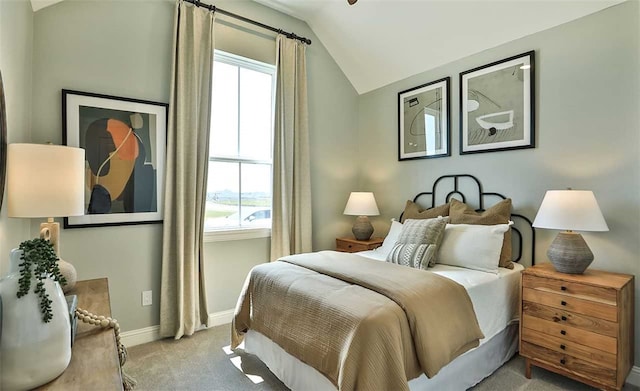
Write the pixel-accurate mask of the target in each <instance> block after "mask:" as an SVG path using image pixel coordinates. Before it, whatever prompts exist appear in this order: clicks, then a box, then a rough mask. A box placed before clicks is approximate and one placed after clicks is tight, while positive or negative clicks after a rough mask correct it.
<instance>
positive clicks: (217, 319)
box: [208, 309, 234, 327]
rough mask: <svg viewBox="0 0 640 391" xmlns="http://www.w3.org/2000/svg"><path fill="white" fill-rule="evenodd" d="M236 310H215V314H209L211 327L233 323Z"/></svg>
mask: <svg viewBox="0 0 640 391" xmlns="http://www.w3.org/2000/svg"><path fill="white" fill-rule="evenodd" d="M233 313H234V310H233V309H231V310H226V311H220V312H214V313H213V314H209V324H208V326H209V327H213V326H220V325H223V324H228V323H231V320H233Z"/></svg>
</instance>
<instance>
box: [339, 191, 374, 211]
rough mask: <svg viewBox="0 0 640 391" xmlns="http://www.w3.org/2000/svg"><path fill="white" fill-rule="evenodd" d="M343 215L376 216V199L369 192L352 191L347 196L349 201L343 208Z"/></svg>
mask: <svg viewBox="0 0 640 391" xmlns="http://www.w3.org/2000/svg"><path fill="white" fill-rule="evenodd" d="M344 214H346V215H352V216H378V215H379V214H380V211H378V205H377V204H376V198H375V197H374V196H373V193H371V192H363V191H354V192H351V195H349V201H347V206H346V207H345V208H344Z"/></svg>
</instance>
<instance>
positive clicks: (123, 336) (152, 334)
mask: <svg viewBox="0 0 640 391" xmlns="http://www.w3.org/2000/svg"><path fill="white" fill-rule="evenodd" d="M159 339H160V326H150V327H145V328H143V329H137V330H131V331H125V332H122V333H120V340H121V341H122V344H123V345H124V346H126V347H131V346H136V345H142V344H143V343H147V342H153V341H157V340H159Z"/></svg>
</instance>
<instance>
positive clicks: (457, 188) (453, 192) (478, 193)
mask: <svg viewBox="0 0 640 391" xmlns="http://www.w3.org/2000/svg"><path fill="white" fill-rule="evenodd" d="M447 190H449V191H448V192H447ZM465 194H466V195H465ZM472 197H473V198H472ZM425 198H426V199H430V200H429V202H424V199H425ZM451 198H456V199H457V200H458V201H462V202H464V203H465V204H467V205H477V206H478V207H477V208H476V211H478V212H481V211H484V210H485V207H484V205H485V199H486V198H493V199H497V200H504V199H506V198H507V197H505V196H503V195H502V194H500V193H494V192H484V191H482V184H481V183H480V181H479V180H478V178H476V177H474V176H473V175H469V174H457V175H443V176H441V177H440V178H438V179H436V181H435V182H434V183H433V188H432V189H431V191H428V192H422V193H418V194H417V195H416V196H415V197H413V202H415V203H417V204H419V205H421V206H423V207H425V208H433V207H435V206H436V205H440V204H445V203H448V202H449V201H451ZM472 201H475V203H472ZM400 219H401V220H402V215H400ZM511 219H512V220H513V222H514V225H513V226H512V227H511V230H512V231H513V232H514V233H515V235H513V239H512V240H513V241H514V243H513V244H514V245H516V247H517V249H518V252H517V254H518V256H517V257H515V259H513V262H520V261H521V260H522V253H523V248H524V247H525V241H524V237H523V232H527V233H529V237H530V238H531V243H528V245H527V246H526V247H530V250H531V264H532V265H534V264H535V259H536V258H535V251H536V231H535V230H534V228H533V223H532V222H531V220H529V218H528V217H526V216H524V215H521V214H518V213H511ZM514 254H515V252H514Z"/></svg>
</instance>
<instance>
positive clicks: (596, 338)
mask: <svg viewBox="0 0 640 391" xmlns="http://www.w3.org/2000/svg"><path fill="white" fill-rule="evenodd" d="M522 328H523V329H524V328H528V329H532V330H535V331H539V332H541V333H545V334H548V335H551V336H555V337H558V338H561V339H563V340H566V341H573V342H577V343H579V344H581V345H587V346H591V347H592V348H595V349H598V350H602V351H604V352H606V353H611V354H616V353H617V351H618V344H617V340H616V339H615V338H611V337H607V336H606V335H601V334H596V333H592V332H590V331H585V330H582V329H579V328H577V327H571V326H567V325H563V324H557V323H554V322H550V321H548V320H544V319H540V318H534V317H532V316H530V315H526V314H525V315H523V316H522Z"/></svg>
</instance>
